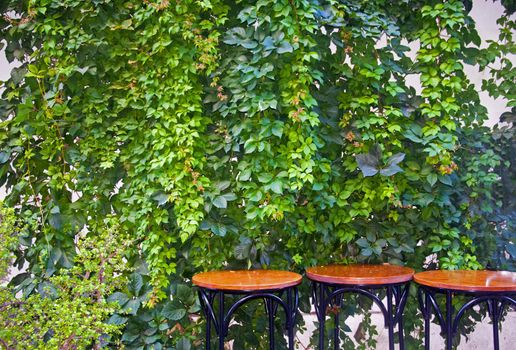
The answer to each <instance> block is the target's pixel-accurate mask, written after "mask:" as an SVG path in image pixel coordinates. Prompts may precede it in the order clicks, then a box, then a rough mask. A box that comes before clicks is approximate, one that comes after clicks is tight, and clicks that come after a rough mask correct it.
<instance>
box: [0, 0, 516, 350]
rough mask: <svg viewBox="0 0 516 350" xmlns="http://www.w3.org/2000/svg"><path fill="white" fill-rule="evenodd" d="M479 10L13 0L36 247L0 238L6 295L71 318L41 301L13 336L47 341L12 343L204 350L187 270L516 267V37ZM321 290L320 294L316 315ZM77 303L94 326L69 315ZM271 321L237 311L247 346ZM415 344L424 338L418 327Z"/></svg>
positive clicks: (26, 239)
mask: <svg viewBox="0 0 516 350" xmlns="http://www.w3.org/2000/svg"><path fill="white" fill-rule="evenodd" d="M503 3H504V4H505V5H506V6H507V9H508V11H509V12H510V11H511V10H512V8H513V7H514V6H513V4H512V3H511V2H510V1H508V2H503ZM465 4H466V6H464V4H463V2H461V1H457V0H449V1H434V0H428V1H407V0H390V1H385V0H377V1H351V0H350V1H347V0H341V1H336V0H320V1H315V0H313V1H312V0H280V1H272V0H260V1H247V0H245V1H244V0H240V1H224V0H195V1H194V0H188V1H168V0H159V1H157V0H145V1H127V0H124V1H121V0H93V1H80V0H60V1H56V0H23V1H14V0H9V1H4V2H2V3H1V4H0V10H1V12H2V14H3V15H4V16H3V18H1V19H0V31H1V33H2V36H1V38H2V42H1V45H5V52H6V56H7V59H8V60H9V61H11V62H14V63H15V64H16V68H14V69H13V70H12V73H11V78H10V79H9V80H7V81H6V82H4V83H3V85H2V89H3V91H2V99H1V100H0V111H1V112H0V116H1V129H0V185H2V186H5V187H6V188H7V190H8V195H7V198H6V199H5V202H6V204H7V206H8V207H10V208H12V209H8V210H11V211H13V210H14V212H15V213H16V216H17V222H14V221H13V222H11V223H9V225H8V226H6V227H13V229H16V231H17V232H19V234H17V235H16V237H17V239H16V241H15V242H14V243H13V242H12V241H13V239H12V236H9V235H2V236H0V243H2V242H3V241H4V240H6V241H7V242H8V244H7V245H4V244H2V248H4V247H5V246H11V247H12V249H10V250H9V251H7V252H6V253H3V252H2V253H0V264H2V265H0V267H3V265H5V264H4V263H3V262H4V261H9V260H10V259H11V258H13V259H14V263H13V264H11V265H14V266H16V267H17V268H19V269H22V270H24V272H23V273H21V274H19V275H17V276H16V277H15V278H13V279H12V280H11V281H10V285H9V289H4V290H2V292H1V293H2V294H1V298H2V299H1V300H0V302H3V305H7V304H8V303H9V302H10V301H9V300H15V301H16V300H18V301H20V302H22V303H30V304H31V305H32V304H33V305H36V306H40V307H44V305H49V303H52V304H53V305H56V307H57V309H56V310H54V311H55V314H46V313H45V314H42V313H41V312H42V310H41V309H39V308H34V309H31V308H30V305H29V306H17V307H22V308H26V309H24V310H26V311H25V312H24V314H23V315H22V316H21V318H20V319H18V318H16V319H13V321H9V322H21V323H16V327H20V326H21V327H25V328H27V327H29V328H30V327H31V326H32V327H36V328H37V329H38V332H35V333H34V334H32V333H31V334H30V336H32V335H34V337H32V338H26V337H25V336H23V334H20V333H19V331H20V330H21V328H19V329H18V331H17V332H18V333H7V335H6V334H5V333H0V339H2V341H3V342H4V343H7V344H9V346H14V347H15V348H16V346H17V344H28V343H27V342H32V343H31V344H38V346H44V345H40V344H43V343H41V342H47V343H45V345H47V346H48V347H49V348H59V349H61V348H62V349H65V348H67V347H66V346H69V347H68V348H73V346H75V347H77V348H85V347H87V345H88V344H89V346H93V347H100V346H108V347H113V348H117V347H119V346H121V345H117V344H122V345H123V346H125V347H126V348H128V349H133V348H134V349H143V348H146V349H162V348H163V349H190V348H196V347H201V346H202V345H203V339H202V336H201V335H200V332H201V331H202V318H199V317H198V315H199V305H198V301H197V300H196V297H195V293H194V290H193V289H192V286H191V283H190V278H191V276H192V275H193V274H194V273H196V272H199V271H203V270H208V269H220V268H227V267H231V268H250V267H254V268H282V269H291V270H295V271H303V269H304V267H306V266H312V265H315V264H322V263H328V262H336V263H348V262H355V261H359V262H391V263H396V264H406V265H408V266H412V267H414V268H416V269H418V270H421V269H423V268H427V267H430V268H432V267H435V266H440V267H441V268H446V269H457V268H466V269H477V268H483V267H490V268H506V269H514V268H515V266H514V257H515V256H516V249H515V246H514V233H513V232H514V227H515V224H514V220H513V218H514V217H515V207H514V203H511V201H510V199H511V198H513V197H514V188H515V186H514V180H515V179H514V174H515V171H514V167H515V164H516V159H515V158H514V157H515V154H516V152H515V151H516V150H515V149H514V147H515V146H514V145H515V143H514V137H515V136H514V130H513V127H512V126H513V125H514V121H515V108H516V99H515V96H516V92H515V91H514V89H515V86H516V85H515V81H514V80H515V73H514V69H512V64H511V61H510V57H509V56H510V55H511V54H515V53H516V47H515V44H514V40H513V37H512V35H513V32H514V29H515V28H516V25H515V21H514V19H512V18H511V17H510V16H509V14H508V13H507V14H505V15H504V16H503V17H502V18H500V20H499V25H500V28H501V31H500V40H499V41H497V42H492V43H490V45H489V46H488V47H486V48H482V49H481V48H480V44H481V40H480V37H479V36H478V33H477V31H476V29H475V23H474V22H473V20H472V19H471V17H470V16H469V15H468V10H469V9H470V5H471V3H470V2H467V1H465ZM468 64H469V65H475V64H478V66H479V67H480V69H483V70H484V69H485V70H487V71H488V72H489V73H490V74H489V75H490V76H491V77H492V78H490V79H487V80H486V81H484V84H483V86H482V89H483V90H485V91H487V92H489V94H491V95H492V96H494V97H504V98H505V99H507V100H508V101H509V102H508V107H509V108H512V110H511V111H508V112H507V113H505V114H504V115H503V116H502V117H503V118H504V120H503V121H505V122H506V123H507V124H505V125H503V126H498V127H496V128H495V129H494V130H491V129H489V128H486V127H483V126H482V124H483V123H484V122H485V120H486V119H487V110H486V108H485V107H483V106H482V105H481V103H480V99H479V95H478V90H479V87H475V86H474V85H473V84H472V83H471V82H470V81H469V80H468V78H467V76H466V75H465V73H464V66H465V65H468ZM2 215H3V214H2ZM2 222H3V221H2ZM2 225H4V224H2ZM2 232H6V231H5V229H4V226H2ZM78 237H82V238H78ZM83 238H84V240H83ZM81 242H82V243H81ZM115 242H119V243H115ZM129 242H130V243H129ZM81 244H83V245H82V246H81ZM85 247H90V248H85ZM103 247H104V248H105V250H103V249H102V248H103ZM120 248H123V251H121V250H120ZM85 249H86V250H87V251H88V253H87V254H86V253H84V252H85V251H86V250H85ZM110 249H112V251H113V254H112V255H110V258H112V259H114V262H113V263H110V265H109V269H110V273H111V275H110V277H109V278H110V279H116V280H117V282H116V283H114V284H111V283H110V284H106V283H105V281H101V280H99V279H98V278H95V277H92V278H84V279H81V276H83V275H84V274H85V273H87V272H88V271H91V272H92V273H93V274H94V275H95V276H98V274H99V273H100V271H103V267H102V266H103V265H102V264H103V262H102V259H103V258H102V257H103V256H104V255H103V254H105V253H106V252H109V251H110ZM12 254H14V257H13V256H12ZM85 254H86V255H85ZM4 256H5V258H4ZM99 259H100V260H99ZM120 259H122V260H120ZM123 265H125V266H123ZM123 281H126V282H127V283H125V284H124V285H123ZM73 285H75V287H73ZM18 291H20V292H21V293H22V299H19V297H16V296H14V295H13V294H12V293H16V292H18ZM11 292H12V293H11ZM10 293H11V294H10ZM308 295H309V293H308V288H307V286H305V285H303V287H302V288H301V297H302V300H301V310H302V311H304V312H308V311H309V309H310V304H309V299H308ZM78 296H79V297H78ZM96 296H98V299H97V298H96ZM13 298H14V299H13ZM4 300H6V301H5V302H4ZM20 305H22V304H20ZM23 305H27V304H23ZM368 306H369V305H368V304H367V303H366V302H365V301H360V302H359V303H357V304H350V305H349V306H348V307H347V309H346V310H345V312H346V313H347V314H348V315H349V314H352V313H354V312H356V311H357V309H364V308H365V309H367V308H368ZM0 307H2V309H0V312H7V313H8V312H11V313H12V309H8V308H7V307H4V306H2V304H0ZM83 307H86V308H87V310H85V309H84V308H83ZM407 307H408V310H409V312H408V313H407V314H408V315H411V317H412V320H410V321H409V322H407V327H409V325H410V327H414V325H415V326H417V325H418V324H419V323H420V321H418V316H415V313H416V312H415V308H416V306H415V305H414V304H413V303H411V304H409V305H408V306H407ZM60 308H61V309H60ZM81 308H82V309H81ZM65 310H66V311H69V310H74V312H73V315H81V312H90V313H91V314H92V315H93V316H92V317H93V319H94V320H92V323H91V324H90V327H89V328H88V327H86V329H85V328H82V327H79V326H80V325H77V326H75V323H73V322H72V323H70V327H68V326H67V327H62V324H60V325H56V324H55V323H53V320H55V319H56V318H60V317H65V316H66V317H68V316H70V315H64V314H63V312H64V311H65ZM361 312H364V311H361ZM261 315H263V307H260V306H259V305H249V306H247V307H246V308H245V309H243V311H242V312H239V313H237V315H236V317H237V320H238V321H241V322H236V323H235V324H234V325H232V327H231V329H230V334H229V337H228V339H234V341H235V343H234V346H235V348H236V349H251V348H263V346H265V345H264V344H266V342H267V337H266V336H265V333H266V332H265V331H264V332H261V330H264V329H265V324H264V322H263V318H260V316H261ZM75 317H81V316H75ZM108 318H109V320H108V321H107V323H105V324H104V323H103V322H104V321H105V320H106V319H108ZM45 319H47V320H48V321H47V322H43V321H42V320H45ZM66 319H68V318H66ZM341 319H342V320H343V322H345V319H346V317H342V318H341ZM367 319H368V317H367V316H366V319H365V320H366V321H367ZM38 322H43V323H41V324H42V325H43V326H41V327H42V328H40V326H34V324H39V323H38ZM75 322H77V319H76V320H75ZM243 324H252V326H247V327H246V329H251V328H252V329H255V330H257V331H256V332H254V333H251V332H244V331H243V329H242V327H243V326H242V325H243ZM81 325H82V326H85V325H86V326H87V325H88V324H87V323H86V324H84V322H83V324H81ZM278 325H279V324H278ZM12 328H13V327H11V329H12ZM14 328H15V327H14ZM14 331H15V332H16V329H15V330H14ZM364 331H365V332H366V333H367V332H368V333H369V334H374V332H375V330H374V328H372V327H371V326H370V325H367V322H366V323H364ZM74 332H75V333H74ZM100 333H104V334H105V335H103V336H99V334H100ZM406 334H410V335H409V336H407V342H408V346H410V347H412V348H414V347H416V346H417V344H418V339H417V332H416V333H409V332H407V333H406ZM108 335H109V336H108ZM239 335H240V336H239ZM342 336H343V338H344V339H343V343H344V344H345V345H346V346H347V347H350V348H353V347H354V345H353V340H352V339H351V338H349V337H347V336H346V334H344V333H343V334H342ZM280 338H281V337H277V341H278V342H279V344H278V346H281V345H282V344H281V342H282V341H283V340H282V339H280ZM359 340H360V338H359ZM67 341H71V342H72V343H73V344H69V343H67ZM13 344H14V345H13ZM85 344H86V345H85ZM305 345H306V344H305ZM20 346H21V345H20ZM360 346H361V347H364V348H365V347H368V346H369V347H374V338H369V339H367V340H366V341H364V342H363V344H362V345H360Z"/></svg>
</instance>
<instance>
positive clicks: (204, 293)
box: [192, 270, 302, 350]
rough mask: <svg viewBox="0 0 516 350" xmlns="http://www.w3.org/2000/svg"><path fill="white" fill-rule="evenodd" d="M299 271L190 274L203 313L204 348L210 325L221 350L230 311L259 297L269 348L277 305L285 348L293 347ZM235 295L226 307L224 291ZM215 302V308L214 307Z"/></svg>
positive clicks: (271, 342) (272, 341)
mask: <svg viewBox="0 0 516 350" xmlns="http://www.w3.org/2000/svg"><path fill="white" fill-rule="evenodd" d="M301 280H302V276H301V275H300V274H297V273H294V272H289V271H278V270H237V271H232V270H226V271H210V272H203V273H199V274H197V275H195V276H193V278H192V282H193V284H195V285H196V286H198V287H199V299H200V301H201V306H202V309H203V311H204V314H205V315H206V318H207V322H206V349H207V350H209V349H211V325H212V323H213V325H214V326H215V331H216V333H217V335H218V348H219V350H224V339H225V337H226V336H227V333H228V328H229V323H230V322H231V318H232V316H233V313H234V312H235V311H236V310H237V309H238V308H239V307H240V306H242V305H243V304H245V303H246V302H248V301H250V300H254V299H263V300H264V303H265V310H266V312H267V317H268V321H269V344H270V345H269V348H270V349H274V348H275V341H274V318H275V316H276V311H277V310H278V307H281V308H282V309H283V311H284V312H285V319H286V330H287V335H288V348H289V350H294V329H295V318H296V313H297V306H298V300H299V299H298V292H297V286H298V285H299V284H300V283H301ZM227 294H231V295H236V296H237V298H236V299H235V300H233V303H232V304H231V306H229V308H228V309H227V311H226V305H225V302H224V298H225V295H227ZM216 303H217V306H218V310H217V311H216V310H215V304H216Z"/></svg>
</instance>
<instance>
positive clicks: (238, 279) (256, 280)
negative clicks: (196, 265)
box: [192, 270, 303, 291]
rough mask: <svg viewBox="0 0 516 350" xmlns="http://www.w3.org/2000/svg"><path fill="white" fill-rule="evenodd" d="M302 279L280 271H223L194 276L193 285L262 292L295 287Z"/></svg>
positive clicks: (296, 274)
mask: <svg viewBox="0 0 516 350" xmlns="http://www.w3.org/2000/svg"><path fill="white" fill-rule="evenodd" d="M302 278H303V277H302V276H301V275H300V274H298V273H295V272H290V271H281V270H224V271H209V272H202V273H199V274H196V275H195V276H193V278H192V282H193V284H195V285H196V286H199V287H203V288H209V289H216V290H229V291H263V290H272V289H283V288H288V287H293V286H297V285H298V284H300V283H301V279H302Z"/></svg>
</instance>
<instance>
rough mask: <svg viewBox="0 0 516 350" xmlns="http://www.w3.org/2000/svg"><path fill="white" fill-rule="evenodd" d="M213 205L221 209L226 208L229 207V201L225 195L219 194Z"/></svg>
mask: <svg viewBox="0 0 516 350" xmlns="http://www.w3.org/2000/svg"><path fill="white" fill-rule="evenodd" d="M212 203H213V205H214V206H216V207H217V208H220V209H225V208H227V207H228V201H227V200H226V198H225V197H224V196H217V197H215V199H214V200H213V202H212Z"/></svg>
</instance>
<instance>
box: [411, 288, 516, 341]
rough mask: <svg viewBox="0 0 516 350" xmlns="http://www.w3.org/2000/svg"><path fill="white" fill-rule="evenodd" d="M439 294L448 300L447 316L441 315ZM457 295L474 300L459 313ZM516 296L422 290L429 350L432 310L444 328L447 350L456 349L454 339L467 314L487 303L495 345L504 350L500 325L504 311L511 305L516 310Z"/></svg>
mask: <svg viewBox="0 0 516 350" xmlns="http://www.w3.org/2000/svg"><path fill="white" fill-rule="evenodd" d="M436 294H443V295H444V297H445V298H446V306H445V308H446V310H445V312H446V313H445V315H444V316H443V313H442V312H441V309H440V307H439V303H438V302H437V300H436V298H435V297H436ZM454 294H460V295H468V296H471V299H470V300H468V301H467V302H465V303H464V304H463V305H462V306H461V307H460V308H459V310H458V311H457V312H456V313H455V309H454V307H453V304H452V298H453V295H454ZM515 297H516V294H514V293H511V294H507V293H506V292H498V293H485V292H463V291H456V290H449V289H440V288H431V287H423V286H420V287H419V289H418V301H419V307H420V309H421V313H422V314H423V318H424V320H425V350H429V349H430V320H431V317H432V310H433V311H434V313H435V315H436V317H437V320H438V322H439V325H440V326H441V333H442V334H444V336H445V338H446V350H451V349H452V348H453V338H454V337H455V335H457V332H458V328H459V322H460V320H461V318H462V316H463V315H464V313H465V312H466V311H467V310H468V309H470V308H472V307H474V306H475V305H478V304H481V303H486V304H487V310H488V312H489V316H490V317H491V321H492V323H493V342H494V349H495V350H499V349H500V339H499V328H498V327H499V323H500V317H501V315H502V313H503V309H504V307H505V306H506V305H511V306H512V307H514V308H516V299H515Z"/></svg>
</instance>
